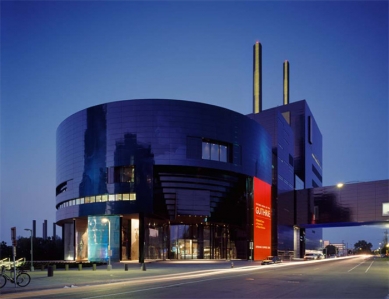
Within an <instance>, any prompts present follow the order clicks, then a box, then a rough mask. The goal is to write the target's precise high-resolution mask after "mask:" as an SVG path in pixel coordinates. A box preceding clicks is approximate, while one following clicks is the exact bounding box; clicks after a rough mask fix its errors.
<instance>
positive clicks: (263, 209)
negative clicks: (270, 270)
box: [253, 177, 272, 260]
mask: <svg viewBox="0 0 389 299" xmlns="http://www.w3.org/2000/svg"><path fill="white" fill-rule="evenodd" d="M253 193H254V203H253V204H254V207H253V212H254V217H253V219H254V260H263V259H265V258H267V257H268V256H269V255H271V217H272V215H271V186H270V185H269V184H267V183H265V182H263V181H261V180H260V179H258V178H256V177H254V192H253Z"/></svg>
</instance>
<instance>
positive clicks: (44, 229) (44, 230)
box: [43, 220, 47, 240]
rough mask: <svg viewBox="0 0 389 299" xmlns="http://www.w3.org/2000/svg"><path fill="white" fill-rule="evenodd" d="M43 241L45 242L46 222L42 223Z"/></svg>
mask: <svg viewBox="0 0 389 299" xmlns="http://www.w3.org/2000/svg"><path fill="white" fill-rule="evenodd" d="M43 240H47V220H45V221H44V222H43Z"/></svg>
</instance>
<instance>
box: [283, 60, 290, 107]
mask: <svg viewBox="0 0 389 299" xmlns="http://www.w3.org/2000/svg"><path fill="white" fill-rule="evenodd" d="M288 104H289V61H287V60H285V61H284V105H288Z"/></svg>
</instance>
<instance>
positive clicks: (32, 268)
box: [24, 228, 34, 272]
mask: <svg viewBox="0 0 389 299" xmlns="http://www.w3.org/2000/svg"><path fill="white" fill-rule="evenodd" d="M24 230H26V231H30V233H31V250H30V253H31V265H30V270H31V272H34V261H33V260H34V258H33V256H34V254H33V242H32V229H29V228H25V229H24Z"/></svg>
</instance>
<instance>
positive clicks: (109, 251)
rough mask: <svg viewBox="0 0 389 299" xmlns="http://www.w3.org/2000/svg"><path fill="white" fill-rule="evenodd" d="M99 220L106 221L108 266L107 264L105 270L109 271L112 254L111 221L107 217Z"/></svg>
mask: <svg viewBox="0 0 389 299" xmlns="http://www.w3.org/2000/svg"><path fill="white" fill-rule="evenodd" d="M101 222H103V223H107V222H108V266H107V270H108V271H109V270H111V269H112V265H111V255H112V251H111V221H109V219H108V218H103V219H101Z"/></svg>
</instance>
